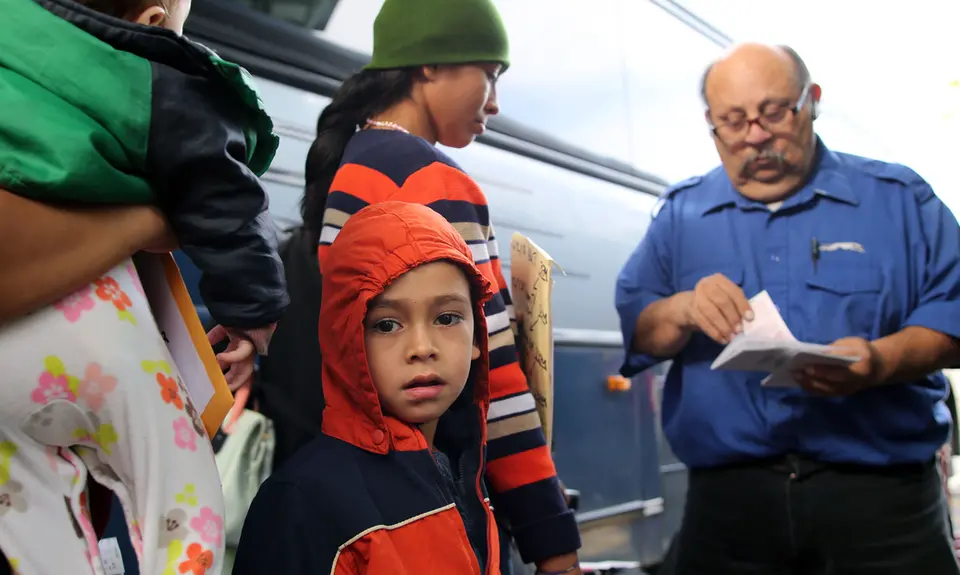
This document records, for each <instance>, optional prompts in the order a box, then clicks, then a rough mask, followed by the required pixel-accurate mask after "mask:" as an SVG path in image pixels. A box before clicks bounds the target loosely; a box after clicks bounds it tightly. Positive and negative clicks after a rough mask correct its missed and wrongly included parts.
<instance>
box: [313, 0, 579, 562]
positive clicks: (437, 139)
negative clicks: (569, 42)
mask: <svg viewBox="0 0 960 575" xmlns="http://www.w3.org/2000/svg"><path fill="white" fill-rule="evenodd" d="M508 65H509V44H508V40H507V34H506V30H505V28H504V25H503V23H502V22H501V20H500V15H499V14H498V12H497V10H496V8H495V7H494V5H493V3H492V0H385V2H384V4H383V7H382V8H381V11H380V13H379V14H378V16H377V19H376V21H375V23H374V40H373V57H372V59H371V62H370V64H369V65H368V66H366V67H365V68H364V69H363V70H362V71H360V72H359V73H357V74H356V75H354V76H352V77H350V78H348V79H347V80H346V81H345V82H344V83H343V85H342V86H341V88H340V90H339V91H338V92H337V94H336V96H335V97H334V98H333V101H332V102H331V103H330V104H329V105H328V106H327V107H326V109H324V111H323V113H322V114H321V115H320V119H319V121H318V125H317V138H316V140H315V141H314V143H313V145H312V146H311V148H310V152H309V155H308V157H307V164H306V182H307V186H306V190H305V193H304V198H303V204H302V215H303V222H304V226H305V228H306V230H307V232H308V234H309V235H311V236H312V237H313V238H315V239H316V240H317V243H318V244H319V248H318V257H319V263H320V269H321V272H322V271H323V267H324V259H325V257H326V253H327V250H328V248H329V246H330V244H331V243H332V242H333V241H334V239H335V238H336V236H337V234H338V233H339V230H340V228H341V227H342V226H343V224H344V223H345V222H346V220H347V219H348V218H349V217H351V216H352V215H353V214H354V213H356V212H357V211H359V210H360V209H362V208H363V207H364V206H366V205H369V204H373V203H377V202H382V201H386V200H399V201H407V202H412V203H420V204H424V205H427V206H429V207H430V208H432V209H433V210H435V211H436V212H438V213H440V215H442V216H444V217H445V218H446V219H447V220H448V221H449V222H450V223H451V224H453V225H454V227H455V228H456V229H457V231H458V232H460V233H461V235H463V238H464V240H465V241H466V243H467V244H468V245H469V246H470V247H471V250H472V251H473V254H474V259H475V261H476V263H477V266H478V268H479V269H480V270H481V271H482V272H483V273H484V275H485V276H486V277H487V279H488V280H489V281H490V282H491V284H492V285H494V286H496V288H495V290H494V291H495V292H497V293H496V294H495V295H494V297H493V298H492V299H491V300H490V301H489V302H487V304H486V305H485V306H484V312H485V315H486V318H487V325H488V328H489V334H488V335H489V350H490V371H489V383H488V385H489V390H490V398H491V403H490V408H489V413H490V417H491V418H493V420H492V421H490V422H489V423H487V424H486V437H487V449H486V455H487V459H486V460H485V461H484V462H483V463H482V465H483V468H485V470H486V473H485V475H484V480H485V481H484V485H483V491H484V492H486V491H489V493H490V498H491V500H492V503H493V506H494V508H495V509H496V516H497V519H498V523H500V529H499V533H500V542H499V545H498V544H497V538H496V537H488V535H487V534H488V531H487V527H488V526H487V518H486V514H485V513H484V511H483V509H482V508H476V507H475V506H473V505H470V504H463V505H461V504H458V505H457V508H458V510H459V511H460V513H461V516H462V519H463V524H464V526H465V528H466V532H467V539H468V540H469V542H470V545H471V548H472V551H473V553H474V554H475V555H476V557H477V559H478V563H479V568H480V571H479V572H480V573H486V572H487V567H488V566H490V567H493V565H495V562H497V561H499V563H500V571H496V573H500V574H503V575H509V574H511V573H512V568H511V553H510V539H511V537H512V538H513V539H514V540H515V541H516V545H517V548H518V549H519V551H520V555H521V557H522V558H523V560H524V562H526V563H535V564H536V565H537V567H538V569H539V571H538V572H540V573H564V574H568V575H578V574H579V573H580V568H579V565H578V558H577V550H578V549H579V547H580V535H579V530H578V528H577V524H576V520H575V518H574V515H573V513H572V512H571V511H570V509H569V508H568V507H567V505H566V502H565V500H564V498H563V495H562V492H561V489H560V485H559V481H558V479H557V476H556V470H555V467H554V464H553V461H552V458H551V455H550V451H549V448H548V447H547V445H546V441H545V440H544V435H543V431H542V429H541V428H540V426H539V420H538V419H537V416H536V413H535V412H533V411H530V410H518V409H516V408H515V407H511V406H516V405H527V403H529V405H533V402H534V400H533V398H532V397H529V388H528V386H527V382H526V378H525V376H524V375H523V372H522V370H521V368H520V366H519V365H518V361H517V351H516V347H515V342H514V335H513V331H512V330H511V329H510V325H511V321H510V320H511V318H510V315H511V313H512V305H511V301H510V293H509V289H508V288H509V286H508V285H507V284H506V282H505V281H504V277H503V273H502V270H501V267H500V260H499V257H498V254H499V253H500V251H499V248H498V244H497V239H496V237H495V234H494V230H493V227H492V226H491V222H490V214H489V209H488V206H487V200H486V197H485V196H484V194H483V192H482V191H481V190H480V188H479V186H478V185H477V183H476V182H475V181H474V180H473V179H471V178H470V177H469V176H468V175H467V174H466V173H464V172H463V170H461V169H460V167H459V166H457V164H456V163H455V162H454V161H453V160H452V159H451V158H449V157H448V156H446V155H445V154H444V153H443V152H442V151H440V149H438V148H437V146H436V144H442V145H444V146H448V147H453V148H462V147H464V146H467V145H468V144H470V143H471V142H473V140H474V139H475V138H476V137H477V136H478V135H480V134H482V133H483V132H484V130H485V128H486V121H487V119H488V118H489V117H490V116H492V115H495V114H497V113H498V112H499V107H498V105H497V91H496V88H497V78H498V77H499V76H500V74H502V73H503V71H504V70H506V68H507V66H508ZM398 321H399V324H401V325H402V323H403V322H402V320H398ZM320 329H321V330H323V329H331V327H330V326H324V325H321V326H320ZM305 352H306V350H305ZM310 353H315V348H314V349H313V350H310ZM443 421H444V420H443V419H441V422H440V423H441V425H440V429H439V430H438V432H437V433H438V435H437V438H438V441H437V447H438V448H439V449H440V450H441V451H443V449H444V445H443V444H442V442H441V441H440V433H441V431H440V430H442V429H443V428H444V425H443ZM475 421H478V425H479V420H475ZM481 432H483V429H482V427H481V428H478V429H476V430H474V431H473V433H481ZM457 433H459V434H461V435H462V434H463V433H467V434H469V433H471V431H470V430H469V429H466V430H460V431H459V432H457ZM447 447H448V448H449V446H447ZM447 455H448V456H449V455H450V454H447ZM476 455H477V456H481V455H482V454H476ZM457 457H459V458H460V460H461V461H471V462H472V461H476V460H475V459H474V456H471V455H469V454H466V453H465V454H463V456H462V457H460V456H459V454H454V455H453V457H451V459H454V458H457ZM471 465H473V463H471ZM478 469H480V468H478ZM461 472H462V470H461ZM474 473H475V472H474ZM467 475H469V473H467ZM435 481H436V482H438V485H440V484H441V483H446V484H447V485H446V486H445V487H444V488H443V491H445V492H449V493H454V494H458V495H457V496H456V497H455V499H458V500H460V501H461V502H463V501H466V502H467V503H469V502H470V501H471V500H477V496H478V495H480V500H482V499H483V497H485V494H483V493H479V494H478V493H477V489H478V484H477V482H476V477H475V476H474V477H469V476H463V477H460V476H459V474H458V475H456V476H454V477H445V478H441V477H440V476H438V477H436V478H435ZM444 497H446V496H444ZM506 525H509V526H510V528H509V530H508V529H507V528H506V527H505V526H506ZM491 527H492V526H491ZM492 532H493V533H494V534H495V533H496V532H497V529H493V530H492ZM425 543H426V542H425ZM426 548H428V547H425V549H426ZM497 549H499V553H498V552H497ZM491 573H493V571H491Z"/></svg>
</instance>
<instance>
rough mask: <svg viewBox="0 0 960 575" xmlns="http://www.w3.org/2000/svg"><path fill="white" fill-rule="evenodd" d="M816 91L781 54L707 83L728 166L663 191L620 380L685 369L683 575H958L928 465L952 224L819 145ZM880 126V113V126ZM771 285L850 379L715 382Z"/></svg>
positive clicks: (736, 54) (625, 293)
mask: <svg viewBox="0 0 960 575" xmlns="http://www.w3.org/2000/svg"><path fill="white" fill-rule="evenodd" d="M820 95H821V89H820V86H818V85H817V84H815V83H813V82H811V79H810V74H809V72H808V70H807V68H806V66H805V65H804V64H803V61H802V60H801V59H800V57H799V56H798V55H797V54H796V53H795V52H794V51H793V50H791V49H789V48H786V47H770V46H764V45H757V44H744V45H741V46H739V47H736V48H735V49H733V50H732V51H731V52H729V53H728V54H727V55H726V56H725V57H723V58H722V59H720V60H718V61H717V62H715V63H714V64H713V65H712V66H711V67H710V69H708V70H707V72H706V73H705V74H704V82H703V96H704V101H705V103H706V104H707V106H708V110H707V112H706V120H707V123H708V124H709V126H710V128H711V130H712V133H713V138H714V142H715V144H716V147H717V151H718V152H719V154H720V159H721V162H722V164H723V165H722V166H721V167H718V168H717V169H715V170H713V171H711V172H709V173H708V174H706V175H704V176H700V177H695V178H691V179H688V180H686V181H684V182H681V183H680V184H678V185H676V186H674V187H672V188H671V189H670V190H669V191H668V192H667V193H666V194H665V196H664V197H663V198H662V199H661V201H660V203H659V204H658V205H657V207H656V208H655V209H654V213H653V221H652V223H651V225H650V228H649V231H648V232H647V234H646V236H645V237H644V239H643V241H642V242H641V244H640V245H639V247H638V248H637V249H636V251H635V252H634V253H633V254H632V255H631V256H630V259H629V260H628V261H627V263H626V265H625V266H624V268H623V271H622V272H621V274H620V276H619V278H618V281H617V292H616V305H617V310H618V312H619V314H620V318H621V328H622V331H623V335H624V340H625V342H626V343H627V345H628V346H629V351H628V354H627V359H626V362H625V364H624V367H623V373H624V375H628V376H630V375H634V374H636V373H638V372H640V371H642V370H644V369H646V368H648V367H650V366H652V365H654V364H657V363H659V362H662V361H664V360H668V359H672V360H673V364H672V366H671V368H670V372H669V375H668V377H667V381H666V384H665V389H664V397H663V428H664V432H665V434H666V436H667V438H668V439H669V441H670V444H671V446H672V448H673V450H674V452H675V453H676V454H677V456H678V457H679V458H680V459H681V460H682V461H683V462H684V463H685V464H686V465H687V466H688V467H689V468H690V484H689V491H688V494H687V503H686V509H685V512H684V521H683V526H682V528H681V532H680V533H679V535H678V539H677V541H676V542H675V543H676V544H675V547H676V551H677V553H676V556H675V557H674V559H675V561H676V565H675V569H676V572H677V573H678V574H679V575H687V574H695V575H701V574H703V575H706V574H710V575H714V574H720V573H731V574H736V575H747V574H750V575H761V574H770V575H774V574H776V575H781V574H793V573H797V574H799V573H804V574H807V573H811V574H812V573H816V574H821V573H822V574H827V573H829V574H834V573H837V574H840V573H871V574H887V573H890V574H894V573H895V574H898V575H901V574H909V575H913V574H916V575H920V574H923V575H941V574H943V575H947V574H950V575H954V574H957V573H960V570H958V567H957V563H956V559H955V558H954V555H953V551H952V546H951V541H950V537H949V534H948V527H947V521H946V520H947V510H946V508H945V504H944V498H943V490H942V488H941V484H940V479H939V478H938V475H937V470H936V468H935V465H934V456H935V453H936V452H937V450H938V448H939V447H940V446H942V445H943V444H944V443H945V441H946V440H947V437H948V434H949V433H950V425H951V422H950V415H949V412H948V410H947V407H946V406H945V405H944V403H943V399H944V397H945V396H946V394H947V389H946V383H945V380H944V379H943V378H942V376H940V375H930V374H933V373H935V372H937V371H938V370H940V369H942V368H945V367H948V366H951V365H956V364H957V362H958V360H960V345H958V340H957V338H958V337H960V265H958V255H960V227H958V225H957V221H956V219H955V218H954V216H953V215H952V214H951V213H950V210H949V209H947V207H946V206H944V204H943V203H942V202H941V201H940V200H939V199H938V198H937V197H936V195H934V193H933V191H932V190H931V188H930V186H929V185H928V184H927V183H926V182H925V181H924V180H923V179H922V178H921V177H920V176H918V175H917V174H916V173H915V172H914V171H913V170H911V169H909V168H907V167H904V166H901V165H897V164H888V163H884V162H879V161H876V160H869V159H865V158H861V157H857V156H852V155H847V154H841V153H837V152H833V151H831V150H830V149H828V148H827V147H826V146H825V145H824V143H823V142H822V141H821V140H820V139H819V138H818V137H817V135H816V134H815V132H814V129H813V121H814V120H815V119H816V117H817V113H818V106H819V101H820ZM878 121H880V122H882V119H878ZM762 290H766V291H767V292H768V293H769V295H770V296H771V298H772V300H773V302H774V303H775V304H776V306H777V307H778V309H779V311H780V314H781V316H782V317H783V319H784V320H785V322H786V324H787V326H788V327H789V328H790V330H791V332H792V333H793V335H794V336H795V337H796V338H797V339H798V340H800V341H805V342H813V343H822V344H832V345H833V346H834V347H835V348H836V350H837V351H838V352H839V353H842V354H844V355H851V356H856V357H860V358H861V359H860V361H858V362H857V363H854V364H852V365H850V366H849V367H842V368H841V367H828V366H825V365H822V366H814V367H812V368H809V369H807V370H805V371H803V372H799V373H795V374H794V378H795V380H796V382H797V383H798V384H799V385H798V387H795V388H767V387H763V386H761V383H760V382H761V380H762V379H763V378H764V376H765V375H766V374H762V373H759V374H758V373H748V372H738V371H719V370H718V371H712V370H711V369H710V365H711V363H712V362H713V360H714V359H716V357H717V355H718V354H719V353H720V351H721V350H722V349H723V346H724V345H725V344H726V343H728V342H729V341H730V340H731V339H732V338H733V337H735V336H736V335H737V334H738V333H739V332H741V331H742V326H743V322H745V321H750V320H752V319H753V310H751V309H750V305H749V303H748V297H752V296H753V295H755V294H757V293H759V292H760V291H762Z"/></svg>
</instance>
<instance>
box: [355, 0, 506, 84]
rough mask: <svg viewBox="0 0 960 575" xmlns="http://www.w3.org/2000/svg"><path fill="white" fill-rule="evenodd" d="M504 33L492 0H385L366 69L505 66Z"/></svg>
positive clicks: (377, 20) (375, 25)
mask: <svg viewBox="0 0 960 575" xmlns="http://www.w3.org/2000/svg"><path fill="white" fill-rule="evenodd" d="M508 52H509V43H508V41H507V31H506V30H505V29H504V27H503V22H502V21H501V20H500V14H499V13H498V12H497V9H496V8H495V7H494V5H493V2H492V0H386V1H385V2H384V3H383V7H382V8H381V9H380V14H378V15H377V19H376V21H375V22H374V23H373V60H372V61H371V62H370V64H368V65H367V66H366V67H365V68H364V69H365V70H388V69H391V68H407V67H413V66H427V65H430V64H469V63H472V62H499V63H501V64H503V69H504V70H506V68H507V66H508V65H509V56H508Z"/></svg>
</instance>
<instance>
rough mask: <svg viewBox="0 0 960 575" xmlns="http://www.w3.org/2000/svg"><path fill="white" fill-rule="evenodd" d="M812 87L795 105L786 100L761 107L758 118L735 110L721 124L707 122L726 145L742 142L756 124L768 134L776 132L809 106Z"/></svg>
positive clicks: (801, 93)
mask: <svg viewBox="0 0 960 575" xmlns="http://www.w3.org/2000/svg"><path fill="white" fill-rule="evenodd" d="M810 86H811V84H809V83H808V84H807V85H806V86H804V87H803V91H801V92H800V97H799V98H797V100H796V102H794V103H793V105H792V106H791V105H790V102H789V101H785V100H780V101H777V100H770V101H766V102H764V103H762V104H761V105H760V114H759V115H758V116H757V117H756V118H749V117H747V114H746V112H743V111H742V110H734V111H732V112H729V113H727V114H726V115H725V116H723V117H722V118H720V120H721V123H719V124H714V123H712V122H710V121H709V120H708V121H707V125H708V126H710V131H711V132H713V133H714V135H715V136H717V137H718V138H720V139H721V140H722V141H723V142H724V143H725V144H733V143H739V142H742V141H743V140H745V139H746V138H747V134H749V133H750V126H752V125H753V124H756V125H758V126H760V127H761V128H762V129H763V130H764V131H766V132H775V131H777V130H779V129H782V128H783V127H785V126H787V125H788V124H790V122H792V121H793V119H794V118H796V117H797V114H799V113H800V110H802V109H803V108H804V106H806V104H807V96H809V95H810Z"/></svg>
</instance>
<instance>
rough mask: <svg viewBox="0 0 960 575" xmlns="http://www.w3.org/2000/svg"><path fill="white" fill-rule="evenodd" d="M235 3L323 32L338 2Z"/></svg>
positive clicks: (257, 0)
mask: <svg viewBox="0 0 960 575" xmlns="http://www.w3.org/2000/svg"><path fill="white" fill-rule="evenodd" d="M236 2H237V3H239V4H244V5H246V6H249V7H251V8H253V9H254V10H257V11H259V12H263V13H265V14H269V15H270V16H273V17H274V18H278V19H280V20H284V21H287V22H290V23H291V24H296V25H298V26H303V27H304V28H308V29H310V30H323V29H324V28H326V26H327V23H328V22H329V21H330V16H331V15H332V14H333V9H334V8H336V6H337V2H338V0H236Z"/></svg>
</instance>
